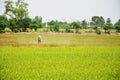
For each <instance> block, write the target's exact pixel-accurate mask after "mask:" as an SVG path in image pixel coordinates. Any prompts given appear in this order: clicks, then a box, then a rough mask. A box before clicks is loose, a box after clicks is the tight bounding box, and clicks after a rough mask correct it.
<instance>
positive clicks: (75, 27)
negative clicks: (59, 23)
mask: <svg viewBox="0 0 120 80" xmlns="http://www.w3.org/2000/svg"><path fill="white" fill-rule="evenodd" d="M71 26H73V28H74V29H75V32H76V33H78V32H79V29H80V28H81V24H80V22H72V23H71Z"/></svg>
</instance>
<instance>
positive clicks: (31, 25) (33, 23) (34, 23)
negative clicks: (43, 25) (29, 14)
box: [30, 19, 39, 31]
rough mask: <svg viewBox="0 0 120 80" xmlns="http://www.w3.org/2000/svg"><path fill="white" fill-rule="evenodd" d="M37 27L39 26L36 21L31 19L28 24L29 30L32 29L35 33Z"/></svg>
mask: <svg viewBox="0 0 120 80" xmlns="http://www.w3.org/2000/svg"><path fill="white" fill-rule="evenodd" d="M38 26H39V22H38V21H37V20H36V19H33V20H32V22H31V24H30V29H34V30H35V31H37V28H38Z"/></svg>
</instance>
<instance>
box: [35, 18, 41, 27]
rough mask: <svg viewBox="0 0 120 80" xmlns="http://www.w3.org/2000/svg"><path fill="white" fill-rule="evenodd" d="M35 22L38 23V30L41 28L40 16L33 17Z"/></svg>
mask: <svg viewBox="0 0 120 80" xmlns="http://www.w3.org/2000/svg"><path fill="white" fill-rule="evenodd" d="M35 20H37V21H38V22H39V26H38V28H42V17H41V16H35Z"/></svg>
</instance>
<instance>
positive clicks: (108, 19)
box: [103, 18, 112, 33]
mask: <svg viewBox="0 0 120 80" xmlns="http://www.w3.org/2000/svg"><path fill="white" fill-rule="evenodd" d="M111 28H112V23H111V19H110V18H107V21H106V23H105V24H104V27H103V29H104V30H105V33H110V29H111Z"/></svg>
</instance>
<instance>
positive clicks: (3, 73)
mask: <svg viewBox="0 0 120 80" xmlns="http://www.w3.org/2000/svg"><path fill="white" fill-rule="evenodd" d="M40 34H41V36H42V38H43V42H42V43H41V44H40V45H38V44H37V37H38V33H27V34H26V33H25V34H23V33H18V34H0V80H120V36H119V35H115V34H111V35H106V34H104V35H96V34H66V33H65V34H61V33H40ZM51 46H52V47H51Z"/></svg>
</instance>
